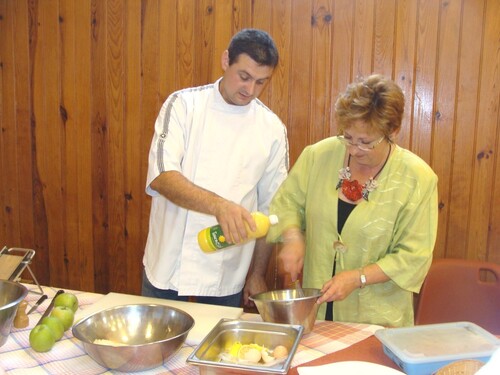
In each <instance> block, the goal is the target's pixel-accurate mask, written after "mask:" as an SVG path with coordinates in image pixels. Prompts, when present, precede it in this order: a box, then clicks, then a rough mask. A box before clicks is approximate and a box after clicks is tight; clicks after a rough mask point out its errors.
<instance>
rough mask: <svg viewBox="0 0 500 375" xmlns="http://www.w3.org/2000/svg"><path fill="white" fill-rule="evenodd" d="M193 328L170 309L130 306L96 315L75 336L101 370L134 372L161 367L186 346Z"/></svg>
mask: <svg viewBox="0 0 500 375" xmlns="http://www.w3.org/2000/svg"><path fill="white" fill-rule="evenodd" d="M193 326H194V319H193V318H192V317H191V315H189V314H188V313H186V312H184V311H182V310H179V309H176V308H174V307H170V306H163V305H154V304H131V305H123V306H117V307H113V308H110V309H107V310H103V311H100V312H97V313H95V314H93V315H91V316H89V317H87V318H84V319H82V320H80V321H79V322H77V323H76V324H75V325H74V326H73V329H72V331H73V336H74V337H76V338H77V339H79V340H80V341H81V342H82V343H83V347H84V349H85V351H86V352H87V354H88V355H89V356H90V357H92V359H93V360H94V361H96V362H97V363H99V364H100V365H101V366H104V367H107V368H109V369H113V370H119V371H123V372H133V371H142V370H147V369H151V368H154V367H158V366H160V365H161V364H162V363H163V362H164V361H165V360H168V359H169V358H170V357H172V356H173V355H174V354H175V353H176V352H177V351H178V350H179V349H180V348H181V346H182V345H183V344H184V342H185V341H186V337H187V335H188V333H189V331H190V330H191V328H193Z"/></svg>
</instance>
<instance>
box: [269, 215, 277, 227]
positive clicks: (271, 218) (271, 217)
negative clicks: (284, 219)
mask: <svg viewBox="0 0 500 375" xmlns="http://www.w3.org/2000/svg"><path fill="white" fill-rule="evenodd" d="M278 222H279V219H278V216H276V215H269V223H271V225H275V224H278Z"/></svg>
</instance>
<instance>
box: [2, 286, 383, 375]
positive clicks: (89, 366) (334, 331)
mask: <svg viewBox="0 0 500 375" xmlns="http://www.w3.org/2000/svg"><path fill="white" fill-rule="evenodd" d="M26 286H27V287H28V288H29V289H33V290H36V289H37V288H36V287H34V286H31V285H26ZM43 290H44V292H45V294H47V295H48V296H49V298H48V299H46V300H45V301H44V303H43V304H42V305H40V306H39V307H38V309H37V310H36V311H35V312H33V313H31V314H30V315H29V318H30V324H29V326H28V327H26V328H22V329H17V328H12V332H11V334H10V336H9V338H8V340H7V342H6V343H5V344H4V345H3V346H2V347H0V374H1V369H3V371H5V373H6V374H9V375H20V374H22V375H25V374H26V375H31V374H33V375H37V374H43V375H47V374H61V375H62V374H64V375H69V374H75V375H76V374H78V375H97V374H123V372H119V371H114V370H109V369H106V368H104V367H102V366H100V365H99V364H97V363H96V362H94V360H93V359H92V358H90V357H89V356H88V355H87V354H86V352H85V350H84V349H83V346H82V344H81V343H80V342H79V341H78V340H77V339H76V338H74V337H73V335H72V333H71V330H68V331H66V332H65V334H64V336H63V338H62V339H61V340H59V341H58V342H57V343H56V345H55V346H54V348H53V349H52V350H51V351H49V352H47V353H37V352H35V351H34V350H33V349H31V347H30V344H29V333H30V331H31V329H32V328H33V327H34V326H35V325H36V324H37V323H38V320H39V319H40V317H41V315H42V314H43V312H44V311H45V309H46V308H47V306H48V305H49V303H50V301H51V300H52V297H53V296H54V294H55V293H56V292H57V290H58V288H51V287H43ZM71 292H72V293H74V294H76V295H77V297H78V301H79V304H80V308H81V309H85V308H86V307H88V306H90V305H92V304H93V303H95V302H96V301H98V300H99V299H100V298H102V297H103V295H102V294H96V293H89V292H81V291H71ZM39 297H40V295H38V294H34V293H28V296H27V297H26V301H27V302H28V308H27V310H29V308H30V307H31V306H32V305H33V304H34V303H35V302H36V301H37V300H38V298H39ZM241 319H244V320H260V316H259V315H256V314H243V315H242V317H241ZM380 328H381V327H380V326H375V325H367V324H355V323H338V322H326V321H317V322H316V324H315V326H314V329H313V331H312V332H311V333H309V334H308V335H305V336H303V337H302V340H301V341H300V344H299V347H298V349H297V352H296V353H295V356H294V358H293V360H292V367H295V366H298V365H301V364H304V363H306V362H309V361H312V360H313V359H316V358H319V357H321V356H323V355H326V354H329V353H333V352H336V351H338V350H341V349H344V348H347V347H348V346H350V345H353V344H355V343H357V342H359V341H361V340H364V339H365V338H367V337H370V336H371V335H373V333H374V332H375V331H376V330H377V329H380ZM194 349H195V346H190V345H188V344H184V345H183V346H182V348H181V349H180V350H179V351H178V352H177V353H176V354H175V356H173V357H172V358H170V359H169V360H167V361H165V362H164V363H163V365H162V366H159V367H157V368H155V369H152V370H148V371H142V372H135V373H134V374H137V375H149V374H176V375H184V374H193V375H196V374H199V370H198V368H197V367H196V366H192V365H189V364H187V363H186V359H187V357H188V356H189V355H190V354H191V353H192V351H193V350H194Z"/></svg>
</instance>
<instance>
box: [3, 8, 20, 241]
mask: <svg viewBox="0 0 500 375" xmlns="http://www.w3.org/2000/svg"><path fill="white" fill-rule="evenodd" d="M2 5H3V6H2V7H1V8H0V12H1V13H0V14H1V15H2V19H1V20H0V24H1V26H0V27H1V30H0V31H1V32H2V35H1V36H0V42H1V44H0V58H1V60H0V62H1V73H2V77H1V80H2V81H1V83H2V86H1V87H2V91H4V92H5V93H7V94H4V95H2V107H1V108H2V112H1V114H2V118H3V120H2V123H1V124H2V127H1V130H2V131H1V135H0V137H1V138H0V145H1V147H2V149H1V150H0V156H1V160H0V171H1V177H0V178H1V181H2V187H1V191H2V193H1V198H2V199H3V202H2V206H1V207H2V219H3V225H2V227H3V229H2V231H1V232H0V233H2V234H3V236H4V237H3V244H0V246H1V247H3V245H4V244H5V245H7V246H9V247H11V246H13V245H12V244H15V243H20V241H21V236H20V230H21V229H20V217H19V215H20V207H19V197H18V193H17V189H18V186H19V170H18V161H17V153H18V147H17V126H16V123H17V116H16V103H15V95H14V93H15V92H16V79H15V78H16V76H15V71H16V68H15V64H16V61H15V50H14V38H15V36H14V35H15V28H14V27H15V23H14V18H15V13H14V6H13V4H12V3H7V4H2ZM12 155H14V156H16V157H15V158H12ZM7 182H8V183H7Z"/></svg>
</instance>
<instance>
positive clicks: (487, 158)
mask: <svg viewBox="0 0 500 375" xmlns="http://www.w3.org/2000/svg"><path fill="white" fill-rule="evenodd" d="M484 17H485V18H484V23H483V25H484V35H483V42H482V48H481V51H482V56H481V74H480V91H479V107H478V122H477V125H476V127H477V131H478V134H477V135H478V136H477V137H476V140H475V156H476V158H475V160H474V170H473V173H474V181H475V183H474V184H473V185H472V194H471V212H470V227H469V233H470V236H471V240H472V241H474V247H471V246H469V248H468V253H467V257H468V258H477V259H488V251H489V250H490V249H491V250H493V249H496V251H495V252H497V251H498V248H499V246H498V244H496V243H493V242H490V241H489V236H490V233H491V231H493V232H495V233H498V227H496V228H497V229H496V230H495V229H494V228H493V227H492V228H491V229H490V230H485V228H489V227H490V225H491V224H490V223H492V222H491V217H492V216H494V215H493V213H492V202H494V195H493V187H494V183H493V177H494V172H495V169H494V167H495V166H494V164H495V159H497V152H495V147H498V142H497V143H495V141H496V140H498V137H499V135H498V125H499V123H500V121H499V103H500V101H499V98H500V74H499V66H500V56H499V50H500V49H499V48H494V46H495V45H497V47H498V41H499V40H500V38H499V36H500V31H499V29H498V20H499V19H500V3H499V2H498V1H494V0H493V1H492V0H488V1H486V6H485V12H484ZM496 210H498V208H496ZM488 242H490V245H488Z"/></svg>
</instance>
